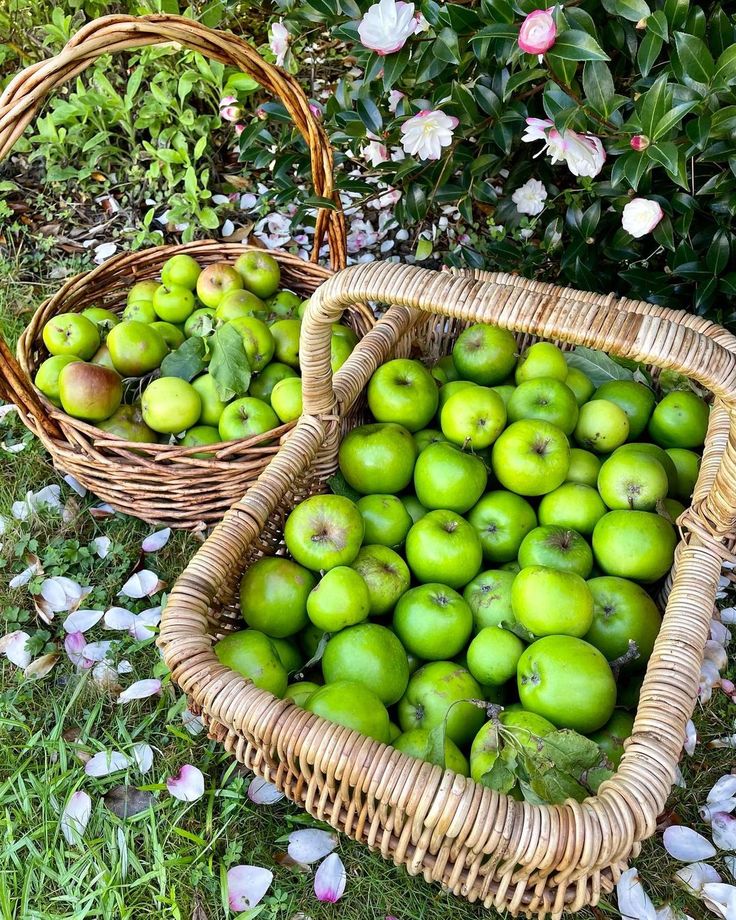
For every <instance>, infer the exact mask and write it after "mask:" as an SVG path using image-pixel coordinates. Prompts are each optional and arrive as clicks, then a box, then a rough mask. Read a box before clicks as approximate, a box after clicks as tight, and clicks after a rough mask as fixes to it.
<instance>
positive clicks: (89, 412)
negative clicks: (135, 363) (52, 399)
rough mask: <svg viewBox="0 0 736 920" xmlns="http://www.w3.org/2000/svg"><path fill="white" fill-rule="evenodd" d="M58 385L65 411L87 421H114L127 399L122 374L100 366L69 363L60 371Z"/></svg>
mask: <svg viewBox="0 0 736 920" xmlns="http://www.w3.org/2000/svg"><path fill="white" fill-rule="evenodd" d="M58 383H59V399H60V400H61V405H62V408H63V409H64V412H66V413H67V415H71V416H72V417H73V418H79V419H84V420H85V421H87V422H102V421H104V420H105V419H106V418H110V416H111V415H112V414H113V412H115V410H116V409H117V408H118V406H119V405H120V403H121V402H122V399H123V381H122V380H121V379H120V374H118V373H117V371H111V370H110V369H109V368H107V367H100V365H98V364H86V363H85V362H84V361H74V362H72V363H71V364H66V365H65V366H64V367H62V368H61V370H60V372H59V378H58Z"/></svg>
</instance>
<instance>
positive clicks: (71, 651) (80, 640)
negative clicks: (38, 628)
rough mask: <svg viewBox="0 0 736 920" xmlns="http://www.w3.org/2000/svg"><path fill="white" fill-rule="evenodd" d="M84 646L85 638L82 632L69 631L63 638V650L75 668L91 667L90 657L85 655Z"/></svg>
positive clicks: (85, 643)
mask: <svg viewBox="0 0 736 920" xmlns="http://www.w3.org/2000/svg"><path fill="white" fill-rule="evenodd" d="M86 648H87V640H86V639H85V638H84V633H82V632H72V633H69V634H68V635H67V636H66V638H65V639H64V651H65V652H66V655H67V658H68V659H69V661H71V663H72V664H73V665H74V667H75V668H85V669H86V668H91V667H92V665H93V664H94V662H93V661H92V659H91V658H87V657H86V656H85V654H84V650H85V649H86Z"/></svg>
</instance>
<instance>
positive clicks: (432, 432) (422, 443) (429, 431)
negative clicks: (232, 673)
mask: <svg viewBox="0 0 736 920" xmlns="http://www.w3.org/2000/svg"><path fill="white" fill-rule="evenodd" d="M412 437H413V438H414V443H415V444H416V446H417V453H418V454H421V452H422V451H423V450H424V449H425V447H429V445H430V444H437V443H439V442H440V441H446V440H447V438H446V437H445V436H444V435H443V434H442V432H441V431H438V430H437V429H436V428H422V430H421V431H415V432H414V434H413V435H412Z"/></svg>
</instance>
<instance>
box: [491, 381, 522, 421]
mask: <svg viewBox="0 0 736 920" xmlns="http://www.w3.org/2000/svg"><path fill="white" fill-rule="evenodd" d="M491 389H492V390H493V391H494V393H498V395H499V396H500V397H501V399H502V400H503V404H504V406H506V412H507V414H508V408H509V401H510V400H511V396H512V394H513V393H514V391H515V390H516V387H515V386H514V385H513V384H511V383H506V384H499V385H498V386H497V387H491Z"/></svg>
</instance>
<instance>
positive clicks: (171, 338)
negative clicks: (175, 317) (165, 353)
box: [151, 320, 185, 351]
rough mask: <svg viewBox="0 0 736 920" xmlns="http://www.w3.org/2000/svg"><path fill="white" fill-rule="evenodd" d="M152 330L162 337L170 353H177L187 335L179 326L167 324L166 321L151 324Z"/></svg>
mask: <svg viewBox="0 0 736 920" xmlns="http://www.w3.org/2000/svg"><path fill="white" fill-rule="evenodd" d="M151 329H155V330H156V332H158V334H159V335H160V336H161V338H162V339H163V340H164V342H165V343H166V347H167V348H168V349H169V351H176V349H177V348H178V347H179V346H180V345H181V344H182V343H183V342H184V339H185V335H184V333H183V332H182V331H181V329H179V327H178V326H175V325H174V324H173V323H168V322H165V321H164V320H157V321H156V322H154V323H151Z"/></svg>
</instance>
